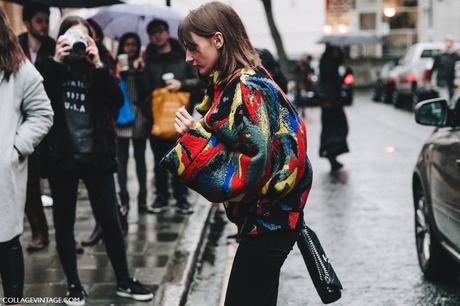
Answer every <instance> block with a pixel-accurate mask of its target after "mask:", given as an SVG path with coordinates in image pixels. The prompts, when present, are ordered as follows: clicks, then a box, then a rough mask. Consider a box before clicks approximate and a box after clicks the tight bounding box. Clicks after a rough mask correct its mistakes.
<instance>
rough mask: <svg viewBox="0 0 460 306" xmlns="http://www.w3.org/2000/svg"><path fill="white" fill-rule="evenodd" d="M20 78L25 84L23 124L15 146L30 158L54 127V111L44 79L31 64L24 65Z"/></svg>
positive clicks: (22, 107) (18, 131)
mask: <svg viewBox="0 0 460 306" xmlns="http://www.w3.org/2000/svg"><path fill="white" fill-rule="evenodd" d="M19 77H20V80H21V82H22V84H23V89H22V91H21V92H22V93H23V96H22V103H21V112H22V114H23V122H22V124H21V125H20V127H19V129H18V130H17V132H16V138H15V143H14V146H15V148H16V150H18V152H19V154H21V155H22V156H28V155H30V154H32V153H33V152H34V148H35V147H36V146H37V145H38V144H39V143H40V141H41V140H42V139H43V138H44V137H45V135H46V134H47V133H48V131H49V130H50V128H51V126H52V125H53V110H52V108H51V103H50V100H49V99H48V96H47V95H46V92H45V89H44V88H43V78H42V77H41V76H40V74H39V73H38V71H37V70H36V69H35V67H34V66H33V65H32V64H31V63H30V62H28V61H27V62H26V63H25V64H23V66H22V67H21V69H20V73H19Z"/></svg>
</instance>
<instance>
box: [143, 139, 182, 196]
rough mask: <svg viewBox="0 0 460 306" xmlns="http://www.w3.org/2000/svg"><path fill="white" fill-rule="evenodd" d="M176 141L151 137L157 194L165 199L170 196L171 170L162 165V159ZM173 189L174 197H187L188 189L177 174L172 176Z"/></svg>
mask: <svg viewBox="0 0 460 306" xmlns="http://www.w3.org/2000/svg"><path fill="white" fill-rule="evenodd" d="M175 144H176V142H175V141H174V140H169V139H164V138H159V137H150V147H151V148H152V151H153V155H154V160H155V165H154V168H153V172H154V174H155V189H156V195H157V196H158V197H161V198H163V199H165V200H166V199H168V198H169V177H170V175H169V172H168V170H166V169H165V168H164V167H162V166H160V161H161V159H162V158H163V157H164V156H165V155H166V154H167V153H168V152H169V150H171V149H172V148H173V147H174V145H175ZM172 189H173V195H174V198H175V199H176V200H177V201H180V200H181V199H183V198H185V197H187V194H188V189H187V187H186V186H185V185H184V184H183V183H182V182H181V181H180V180H179V178H178V177H177V176H175V175H174V176H172Z"/></svg>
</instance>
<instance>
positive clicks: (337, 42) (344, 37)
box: [318, 32, 380, 47]
mask: <svg viewBox="0 0 460 306" xmlns="http://www.w3.org/2000/svg"><path fill="white" fill-rule="evenodd" d="M318 43H320V44H329V45H333V46H339V47H342V46H351V45H371V44H378V43H380V37H378V36H377V35H373V34H369V33H359V32H358V33H346V34H340V35H327V36H323V37H322V38H321V39H320V40H319V41H318Z"/></svg>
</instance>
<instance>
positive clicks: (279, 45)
mask: <svg viewBox="0 0 460 306" xmlns="http://www.w3.org/2000/svg"><path fill="white" fill-rule="evenodd" d="M261 1H262V3H263V5H264V9H265V14H266V16H267V22H268V26H269V27H270V32H271V34H272V37H273V41H274V43H275V47H276V51H277V53H278V58H279V62H280V66H281V69H282V70H283V72H284V73H289V71H290V69H289V68H290V67H289V60H288V57H287V55H286V51H285V50H284V45H283V40H282V39H281V35H280V32H279V31H278V28H277V27H276V24H275V19H274V18H273V11H272V1H271V0H261Z"/></svg>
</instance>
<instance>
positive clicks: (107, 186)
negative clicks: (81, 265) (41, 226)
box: [49, 164, 129, 285]
mask: <svg viewBox="0 0 460 306" xmlns="http://www.w3.org/2000/svg"><path fill="white" fill-rule="evenodd" d="M80 179H82V181H83V182H84V184H85V186H86V188H87V190H88V195H89V200H90V204H91V208H92V210H93V213H94V216H95V218H96V221H97V222H98V223H99V224H100V225H101V227H102V231H103V237H102V238H103V241H104V244H105V247H106V250H107V255H108V256H109V259H110V262H111V263H112V267H113V269H114V271H115V276H116V278H117V281H118V282H119V283H121V282H126V281H127V280H128V279H129V271H128V264H127V261H126V248H125V243H124V240H123V233H122V230H121V224H120V218H119V216H118V207H117V199H116V191H115V181H114V178H113V174H112V173H107V172H101V171H99V170H96V169H94V167H92V166H90V165H87V164H77V165H75V167H74V168H73V169H71V170H67V171H61V170H54V171H52V173H50V177H49V182H50V188H51V193H52V195H53V200H54V204H53V220H54V227H55V231H56V247H57V251H58V254H59V259H60V261H61V264H62V267H63V269H64V273H65V275H66V277H67V282H68V284H69V285H70V284H76V285H80V279H79V277H78V271H77V256H76V252H75V235H74V226H75V213H76V204H77V191H78V183H79V180H80Z"/></svg>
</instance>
